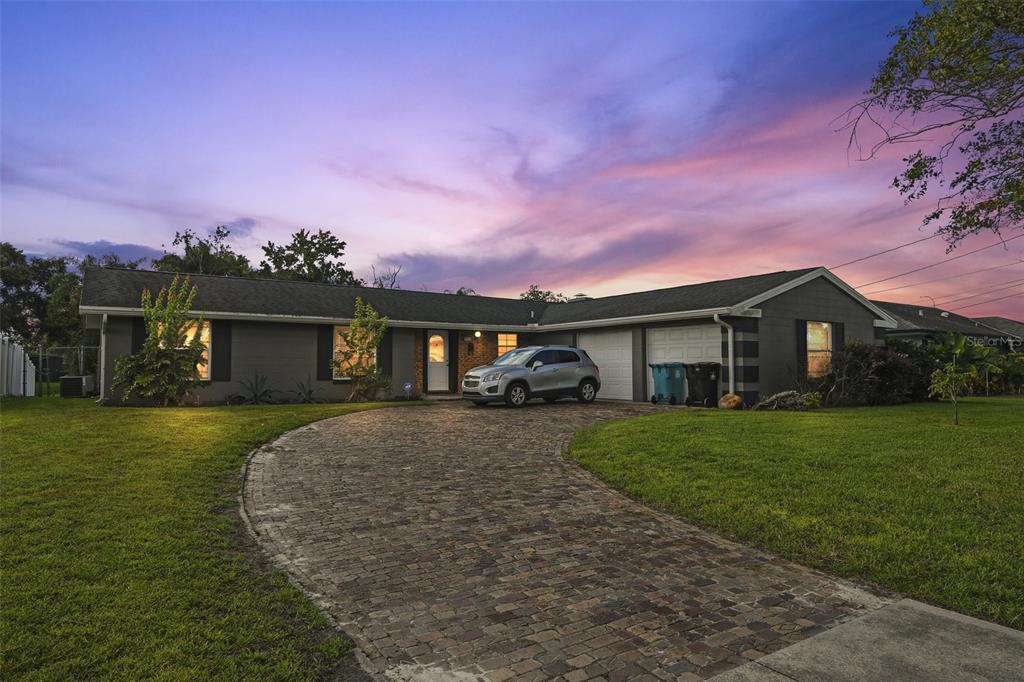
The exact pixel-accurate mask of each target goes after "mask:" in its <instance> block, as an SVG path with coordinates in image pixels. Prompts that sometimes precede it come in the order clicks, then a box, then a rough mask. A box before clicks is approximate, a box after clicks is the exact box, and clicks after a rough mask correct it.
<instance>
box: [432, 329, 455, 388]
mask: <svg viewBox="0 0 1024 682" xmlns="http://www.w3.org/2000/svg"><path fill="white" fill-rule="evenodd" d="M427 390H428V391H448V390H451V389H450V387H449V385H448V332H444V331H435V330H431V331H429V332H427Z"/></svg>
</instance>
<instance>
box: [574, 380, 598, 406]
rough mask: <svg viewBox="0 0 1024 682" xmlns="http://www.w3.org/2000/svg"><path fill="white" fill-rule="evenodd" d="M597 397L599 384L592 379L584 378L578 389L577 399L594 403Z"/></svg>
mask: <svg viewBox="0 0 1024 682" xmlns="http://www.w3.org/2000/svg"><path fill="white" fill-rule="evenodd" d="M596 397H597V384H595V383H594V382H593V381H591V380H590V379H584V380H583V381H581V382H580V387H579V389H578V390H577V391H576V399H577V400H579V401H580V402H581V403H592V402H594V398H596Z"/></svg>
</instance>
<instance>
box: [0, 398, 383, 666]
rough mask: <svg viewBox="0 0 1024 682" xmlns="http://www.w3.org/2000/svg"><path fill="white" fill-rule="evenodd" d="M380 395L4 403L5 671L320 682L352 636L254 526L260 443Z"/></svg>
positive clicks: (1, 638)
mask: <svg viewBox="0 0 1024 682" xmlns="http://www.w3.org/2000/svg"><path fill="white" fill-rule="evenodd" d="M373 407H375V405H270V406H239V407H213V408H183V409H135V408H120V407H98V406H96V405H94V404H93V403H92V402H91V401H87V400H61V399H59V398H35V399H31V398H30V399H13V400H6V401H4V402H3V405H2V407H0V439H2V441H0V448H2V478H0V568H2V589H0V612H2V617H0V651H2V654H0V655H2V666H0V678H2V679H15V678H21V677H27V678H29V679H86V678H96V677H117V678H141V677H155V678H163V679H205V678H210V677H214V678H222V679H223V678H231V679H311V678H316V677H322V676H324V675H325V674H329V673H332V672H333V673H335V674H337V673H338V672H339V671H344V670H346V669H350V668H351V665H352V654H351V653H350V651H349V644H348V642H346V641H345V640H343V639H342V638H341V637H339V636H338V635H337V633H335V632H334V631H333V630H331V629H330V628H329V627H328V626H327V622H326V620H325V619H324V618H323V616H321V615H320V614H319V612H318V611H317V610H316V609H315V608H314V607H313V606H312V605H311V604H310V602H309V601H307V600H306V599H305V597H303V595H302V594H301V593H300V592H299V591H298V590H296V589H295V588H293V587H292V586H291V585H290V584H289V583H288V582H287V580H286V579H285V578H284V576H283V574H281V573H279V572H276V571H272V570H270V569H269V568H268V567H267V564H266V563H265V562H264V561H263V560H262V558H261V557H260V555H259V553H258V551H256V550H255V548H254V546H253V544H252V542H251V541H249V540H248V537H247V536H246V535H245V533H244V531H242V529H241V524H240V520H239V518H238V513H237V509H238V501H237V495H238V489H239V485H240V474H239V472H240V467H241V464H242V461H243V459H244V456H245V454H246V453H247V452H248V451H249V450H250V449H252V448H253V447H254V446H256V445H258V444H260V443H263V442H265V441H267V440H269V439H271V438H273V437H274V436H276V435H277V434H280V433H282V432H284V431H287V430H289V429H292V428H295V427H297V426H299V425H302V424H305V423H308V422H311V421H315V420H318V419H324V418H326V417H332V416H335V415H339V414H345V413H347V412H352V411H355V410H360V409H368V408H373Z"/></svg>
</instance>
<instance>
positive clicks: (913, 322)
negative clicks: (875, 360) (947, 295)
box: [873, 301, 1019, 350]
mask: <svg viewBox="0 0 1024 682" xmlns="http://www.w3.org/2000/svg"><path fill="white" fill-rule="evenodd" d="M873 303H874V304H875V305H877V306H878V307H879V308H881V309H882V310H885V311H886V312H887V313H889V314H890V315H891V316H892V317H893V318H894V319H895V320H896V327H895V328H894V329H890V330H889V331H888V332H887V333H886V336H888V337H890V338H906V339H917V340H921V341H931V340H932V339H934V338H936V337H938V336H942V335H943V334H946V333H949V332H953V333H956V334H963V335H964V336H966V337H967V338H968V339H969V340H970V341H971V342H972V343H975V344H978V345H985V346H993V347H996V348H999V349H1001V350H1008V349H1010V348H1012V347H1014V345H1015V344H1014V339H1013V338H1012V337H1013V335H1012V334H1010V333H1008V332H1006V331H1003V330H1000V329H998V328H997V327H995V326H993V325H991V324H988V323H986V322H984V321H983V320H980V319H977V320H976V319H971V318H969V317H964V316H963V315H957V314H956V313H953V312H950V311H948V310H943V309H942V308H935V307H928V306H921V305H912V304H909V303H890V302H888V301H873ZM989 319H995V318H989ZM998 319H1003V318H998ZM1007 322H1010V321H1009V320H1007ZM1018 324H1019V323H1018ZM1017 346H1018V347H1019V342H1018V344H1017Z"/></svg>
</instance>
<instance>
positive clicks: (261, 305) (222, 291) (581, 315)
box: [82, 268, 816, 327]
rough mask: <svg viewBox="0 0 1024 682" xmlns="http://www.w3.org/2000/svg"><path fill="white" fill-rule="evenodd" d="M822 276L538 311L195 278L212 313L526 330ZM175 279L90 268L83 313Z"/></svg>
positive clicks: (696, 287)
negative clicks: (358, 308)
mask: <svg viewBox="0 0 1024 682" xmlns="http://www.w3.org/2000/svg"><path fill="white" fill-rule="evenodd" d="M815 269H816V268H805V269H803V270H790V271H782V272H772V273H768V274H765V275H754V276H750V277H740V278H737V279H727V280H719V281H716V282H705V283H702V284H690V285H686V286H679V287H671V288H668V289H657V290H655V291H642V292H638V293H633V294H621V295H618V296H605V297H602V298H594V299H589V300H583V301H572V302H568V303H537V302H531V301H521V300H518V299H509V298H495V297H490V296H459V295H456V294H439V293H433V292H426V291H410V290H404V289H376V288H369V287H349V286H334V285H329V284H315V283H309V282H287V281H280V280H268V279H259V278H245V277H215V276H211V275H195V274H193V275H189V278H190V280H191V281H192V282H193V283H195V284H197V285H198V292H197V294H196V301H195V303H194V304H193V307H194V309H195V310H201V311H204V312H208V313H239V314H261V315H289V316H298V317H315V318H328V319H348V318H350V317H352V315H353V314H354V308H355V299H356V297H357V296H359V297H362V298H363V300H365V301H367V302H368V303H370V304H371V305H372V306H373V307H374V308H376V309H377V310H378V311H379V312H380V313H381V314H383V315H387V316H388V317H389V318H390V319H392V320H395V321H403V322H437V323H452V324H480V325H495V326H500V325H510V326H521V325H527V324H531V323H539V324H540V326H541V327H543V326H544V325H547V324H557V323H566V322H587V321H591V320H604V319H611V318H620V317H630V316H636V315H654V314H659V313H673V312H687V311H693V310H706V309H710V308H727V307H730V306H734V305H736V304H738V303H741V302H743V301H745V300H747V299H749V298H752V297H754V296H757V295H759V294H762V293H764V292H766V291H769V290H770V289H773V288H775V287H777V286H779V285H781V284H785V283H786V282H788V281H790V280H792V279H795V278H797V277H800V276H802V275H805V274H807V273H809V272H811V271H813V270H815ZM173 277H174V275H173V274H172V273H166V272H153V271H150V270H122V269H117V268H87V269H86V271H85V283H84V285H83V292H82V305H83V306H88V307H96V308H138V307H139V297H140V295H141V293H142V290H143V289H150V290H151V291H154V292H156V291H158V290H159V289H160V287H162V286H165V285H167V284H169V283H170V282H171V280H172V279H173Z"/></svg>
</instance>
